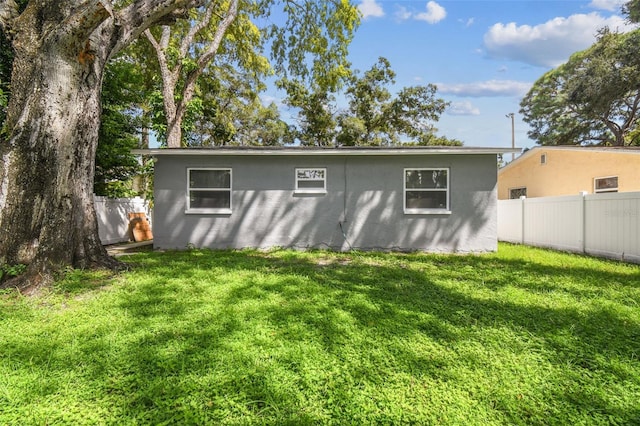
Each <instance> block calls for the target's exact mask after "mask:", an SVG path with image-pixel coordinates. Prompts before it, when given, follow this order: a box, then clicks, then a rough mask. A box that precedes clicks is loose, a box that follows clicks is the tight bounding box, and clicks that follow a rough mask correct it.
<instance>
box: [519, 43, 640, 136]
mask: <svg viewBox="0 0 640 426" xmlns="http://www.w3.org/2000/svg"><path fill="white" fill-rule="evenodd" d="M639 46H640V30H635V31H632V32H630V33H626V34H618V33H613V32H610V31H608V30H603V31H602V32H601V34H600V36H599V38H598V40H597V42H596V43H595V44H594V45H593V46H591V47H590V48H588V49H586V50H583V51H581V52H577V53H575V54H573V55H572V56H571V57H570V58H569V60H568V61H567V62H566V63H564V64H562V65H560V66H559V67H557V68H555V69H553V70H551V71H549V72H547V73H545V74H544V75H543V76H542V77H541V78H540V79H538V80H537V81H536V82H535V83H534V85H533V87H532V88H531V89H530V90H529V92H528V93H527V94H526V95H525V97H524V98H523V99H522V101H521V103H520V107H521V109H520V113H521V114H522V115H523V120H524V121H525V122H527V123H528V124H529V125H530V127H531V130H530V131H529V137H531V138H532V139H534V140H535V141H536V142H537V143H539V144H541V145H567V144H569V145H576V144H601V145H614V146H627V145H632V144H637V142H638V141H637V138H636V137H635V136H634V135H635V134H636V132H635V130H636V129H637V127H638V113H639V107H640V59H639V58H640V55H639V53H640V48H639Z"/></svg>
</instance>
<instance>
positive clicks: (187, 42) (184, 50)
mask: <svg viewBox="0 0 640 426" xmlns="http://www.w3.org/2000/svg"><path fill="white" fill-rule="evenodd" d="M214 6H215V2H213V1H212V2H211V3H209V5H208V6H207V9H206V11H205V14H204V16H203V18H202V20H201V21H199V22H198V23H197V24H196V25H194V26H193V27H191V28H190V29H189V33H188V34H187V35H186V36H185V37H184V38H183V39H182V44H181V45H180V57H182V58H186V56H187V54H188V53H189V47H190V46H191V44H192V43H193V40H195V38H196V35H197V34H198V33H199V32H200V31H202V30H203V29H205V28H206V27H208V26H209V24H210V23H211V18H212V17H213V9H214ZM221 19H222V18H221Z"/></svg>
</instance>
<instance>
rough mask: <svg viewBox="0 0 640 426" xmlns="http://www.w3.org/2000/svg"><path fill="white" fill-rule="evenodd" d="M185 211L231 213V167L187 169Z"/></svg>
mask: <svg viewBox="0 0 640 426" xmlns="http://www.w3.org/2000/svg"><path fill="white" fill-rule="evenodd" d="M187 213H231V169H187Z"/></svg>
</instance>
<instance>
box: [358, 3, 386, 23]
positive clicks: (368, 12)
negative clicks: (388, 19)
mask: <svg viewBox="0 0 640 426" xmlns="http://www.w3.org/2000/svg"><path fill="white" fill-rule="evenodd" d="M358 10H359V11H360V13H362V19H367V18H381V17H383V16H384V10H382V6H381V5H379V4H378V2H377V1H376V0H362V3H360V4H359V5H358Z"/></svg>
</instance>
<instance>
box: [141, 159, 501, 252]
mask: <svg viewBox="0 0 640 426" xmlns="http://www.w3.org/2000/svg"><path fill="white" fill-rule="evenodd" d="M135 152H136V153H138V154H146V155H151V156H153V157H154V158H155V160H156V163H155V181H154V197H155V199H154V214H153V234H154V246H155V247H156V248H161V249H170V248H177V249H181V248H186V247H187V246H195V247H202V248H214V249H219V248H245V247H254V248H268V247H291V248H330V249H334V250H349V249H360V250H398V251H412V250H421V251H432V252H486V251H495V250H496V249H497V223H496V222H497V217H496V216H497V194H496V190H497V189H496V188H497V186H496V182H497V155H498V154H501V153H504V152H512V149H509V148H474V147H404V148H378V147H367V148H364V147H358V148H354V147H349V148H346V147H341V148H303V147H276V148H273V147H217V148H189V149H150V150H137V151H135Z"/></svg>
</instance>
